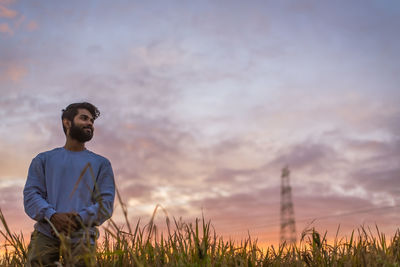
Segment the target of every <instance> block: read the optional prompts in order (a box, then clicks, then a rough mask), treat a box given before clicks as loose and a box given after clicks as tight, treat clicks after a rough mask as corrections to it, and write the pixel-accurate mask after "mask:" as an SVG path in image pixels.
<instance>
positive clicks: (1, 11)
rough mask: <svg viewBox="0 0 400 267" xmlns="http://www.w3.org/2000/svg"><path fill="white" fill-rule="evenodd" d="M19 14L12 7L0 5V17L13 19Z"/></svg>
mask: <svg viewBox="0 0 400 267" xmlns="http://www.w3.org/2000/svg"><path fill="white" fill-rule="evenodd" d="M17 15H18V12H17V11H15V10H12V9H8V8H6V7H4V6H0V18H7V19H13V18H15V17H16V16H17Z"/></svg>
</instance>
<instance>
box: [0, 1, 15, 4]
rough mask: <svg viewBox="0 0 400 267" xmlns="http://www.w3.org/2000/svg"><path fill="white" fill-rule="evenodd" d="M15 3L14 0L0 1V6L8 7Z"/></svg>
mask: <svg viewBox="0 0 400 267" xmlns="http://www.w3.org/2000/svg"><path fill="white" fill-rule="evenodd" d="M12 3H15V0H0V5H9V4H12Z"/></svg>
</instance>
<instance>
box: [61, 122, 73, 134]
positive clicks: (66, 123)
mask: <svg viewBox="0 0 400 267" xmlns="http://www.w3.org/2000/svg"><path fill="white" fill-rule="evenodd" d="M62 123H63V125H64V127H65V129H67V132H68V130H69V129H70V128H71V121H70V120H68V119H63V120H62Z"/></svg>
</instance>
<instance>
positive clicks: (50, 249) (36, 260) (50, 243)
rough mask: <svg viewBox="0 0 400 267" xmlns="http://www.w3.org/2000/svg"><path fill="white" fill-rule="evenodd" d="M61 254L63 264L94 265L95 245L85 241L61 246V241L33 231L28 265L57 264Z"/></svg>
mask: <svg viewBox="0 0 400 267" xmlns="http://www.w3.org/2000/svg"><path fill="white" fill-rule="evenodd" d="M60 255H61V256H62V257H63V258H64V260H63V261H64V264H63V266H94V265H95V246H94V245H87V244H84V242H81V243H78V244H73V245H71V246H70V247H68V245H67V247H66V248H65V246H63V247H62V248H60V241H59V240H57V239H53V238H50V237H48V236H46V235H44V234H42V233H40V232H38V231H36V230H35V231H33V233H32V235H31V242H30V243H29V246H28V259H27V266H32V267H34V266H35V267H36V266H57V262H59V261H60Z"/></svg>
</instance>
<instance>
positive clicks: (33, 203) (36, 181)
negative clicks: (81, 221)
mask: <svg viewBox="0 0 400 267" xmlns="http://www.w3.org/2000/svg"><path fill="white" fill-rule="evenodd" d="M46 198H47V193H46V181H45V172H44V163H43V161H42V159H41V158H40V157H39V156H36V157H35V158H34V159H33V160H32V162H31V165H30V167H29V171H28V178H27V180H26V183H25V187H24V209H25V212H26V214H28V216H29V217H31V218H32V219H34V220H36V221H42V220H44V219H45V218H47V219H50V218H51V216H52V215H53V214H54V213H55V212H56V211H55V209H54V207H52V206H51V205H50V204H49V203H48V202H47V201H46Z"/></svg>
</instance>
